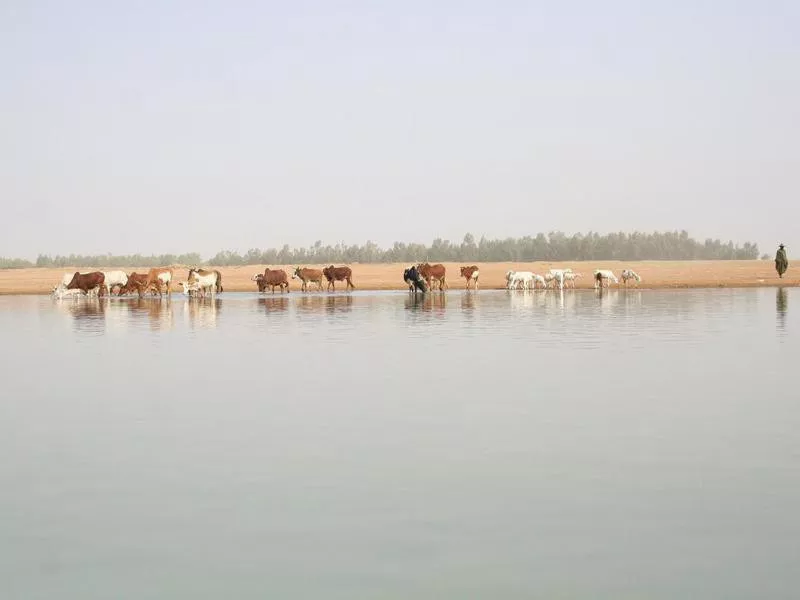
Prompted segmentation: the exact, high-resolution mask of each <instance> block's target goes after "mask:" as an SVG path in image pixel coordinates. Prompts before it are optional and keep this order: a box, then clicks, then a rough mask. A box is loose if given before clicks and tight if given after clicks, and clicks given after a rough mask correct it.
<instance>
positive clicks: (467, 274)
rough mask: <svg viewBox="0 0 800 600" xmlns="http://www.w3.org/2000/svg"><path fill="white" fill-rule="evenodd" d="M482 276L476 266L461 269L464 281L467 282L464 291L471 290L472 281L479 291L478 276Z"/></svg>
mask: <svg viewBox="0 0 800 600" xmlns="http://www.w3.org/2000/svg"><path fill="white" fill-rule="evenodd" d="M480 274H481V272H480V271H479V270H478V267H476V266H475V265H472V266H471V267H461V276H462V277H463V278H464V279H466V280H467V285H466V286H465V287H464V289H467V290H468V289H469V282H470V281H474V282H475V289H476V290H477V289H478V276H479V275H480Z"/></svg>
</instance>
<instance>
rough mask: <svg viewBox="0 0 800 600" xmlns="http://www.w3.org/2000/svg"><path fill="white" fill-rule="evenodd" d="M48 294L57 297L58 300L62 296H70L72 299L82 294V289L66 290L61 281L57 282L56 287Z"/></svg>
mask: <svg viewBox="0 0 800 600" xmlns="http://www.w3.org/2000/svg"><path fill="white" fill-rule="evenodd" d="M50 294H51V295H52V296H53V297H54V298H58V299H59V300H61V299H62V298H64V297H70V298H73V299H74V298H76V297H78V296H83V295H84V293H83V290H80V289H78V288H74V289H71V290H68V289H67V286H66V284H64V283H63V282H62V283H59V284H58V285H57V286H56V287H54V288H53V290H52V291H51V292H50Z"/></svg>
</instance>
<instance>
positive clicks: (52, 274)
mask: <svg viewBox="0 0 800 600" xmlns="http://www.w3.org/2000/svg"><path fill="white" fill-rule="evenodd" d="M466 264H467V263H444V265H445V267H446V268H447V275H448V277H447V282H448V285H449V287H450V289H458V288H463V287H464V279H463V278H460V277H459V267H460V266H462V265H466ZM474 264H477V265H478V266H479V267H480V273H481V274H480V280H479V282H480V288H481V289H499V288H502V287H504V285H505V273H506V271H508V270H509V269H512V270H515V271H533V272H534V273H542V274H543V273H546V272H547V271H548V270H549V269H550V268H564V267H571V268H572V269H573V270H574V271H575V272H577V273H581V274H582V277H581V278H579V279H578V281H577V285H576V287H578V288H591V287H593V282H592V279H591V274H592V271H593V270H594V269H611V270H613V271H614V272H615V273H616V274H617V275H619V272H620V271H621V270H622V269H623V268H631V269H634V270H635V271H636V272H637V273H639V275H641V277H642V282H641V283H640V284H639V287H640V288H642V289H655V288H703V287H761V286H779V285H783V286H796V285H800V271H795V272H793V269H792V266H791V263H790V266H789V272H788V273H787V274H786V275H785V276H784V278H783V279H779V278H778V274H777V273H776V272H775V265H774V263H773V261H771V260H769V261H766V260H763V261H762V260H744V261H642V262H631V261H626V262H617V261H585V262H578V261H575V262H558V263H555V262H553V263H551V262H529V263H524V262H520V263H511V262H503V263H474ZM302 266H308V267H319V266H320V265H302ZM350 267H351V268H352V269H353V283H354V284H355V285H356V289H359V290H403V289H405V283H404V282H403V269H404V268H406V267H407V265H405V264H351V265H350ZM271 268H282V269H284V270H285V271H286V272H287V274H288V275H289V276H290V277H291V273H292V271H293V270H294V266H281V267H277V266H275V265H272V266H271ZM76 270H80V271H81V272H87V271H93V270H97V269H92V268H85V267H81V268H80V269H75V268H69V267H65V268H61V269H4V270H0V294H46V293H49V292H50V290H51V289H52V288H53V286H55V285H56V284H57V283H58V282H59V281H60V280H61V277H62V276H63V274H64V273H68V272H74V271H76ZM123 270H124V271H126V272H128V273H131V272H133V271H136V272H138V273H143V272H145V273H146V272H147V270H148V269H147V268H142V267H129V268H125V269H123ZM186 271H187V269H186V267H185V266H183V265H181V266H175V280H176V281H185V280H186V275H187V272H186ZM219 271H220V272H221V273H222V281H223V287H224V289H225V291H228V292H253V291H256V285H255V283H253V282H252V281H250V277H251V276H252V275H253V274H254V273H258V272H263V271H264V265H260V266H259V265H250V266H246V267H222V268H220V269H219ZM289 283H290V285H289V287H290V289H291V290H292V291H300V282H299V281H298V280H293V279H290V280H289ZM612 285H613V284H612ZM631 285H633V284H631ZM176 287H177V286H176ZM340 287H341V289H342V290H343V289H344V287H345V286H344V282H341V283H338V284H337V286H336V289H337V290H339V289H340ZM276 293H277V292H276Z"/></svg>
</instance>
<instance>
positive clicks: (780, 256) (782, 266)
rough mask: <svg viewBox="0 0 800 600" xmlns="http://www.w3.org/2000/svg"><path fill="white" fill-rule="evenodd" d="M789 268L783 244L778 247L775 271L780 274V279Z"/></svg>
mask: <svg viewBox="0 0 800 600" xmlns="http://www.w3.org/2000/svg"><path fill="white" fill-rule="evenodd" d="M788 268H789V261H788V260H787V258H786V248H784V247H783V244H780V245H779V246H778V252H777V253H776V254H775V270H776V271H777V272H778V277H781V278H782V277H783V274H784V273H786V269H788Z"/></svg>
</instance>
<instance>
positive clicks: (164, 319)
mask: <svg viewBox="0 0 800 600" xmlns="http://www.w3.org/2000/svg"><path fill="white" fill-rule="evenodd" d="M125 304H126V305H127V307H128V312H129V314H130V316H131V320H142V319H145V318H146V319H147V320H148V322H149V324H150V329H169V328H171V327H172V300H170V299H169V297H168V296H167V297H166V298H164V299H162V298H158V297H155V298H152V297H144V298H133V299H131V300H130V301H128V302H126V303H125Z"/></svg>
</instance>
